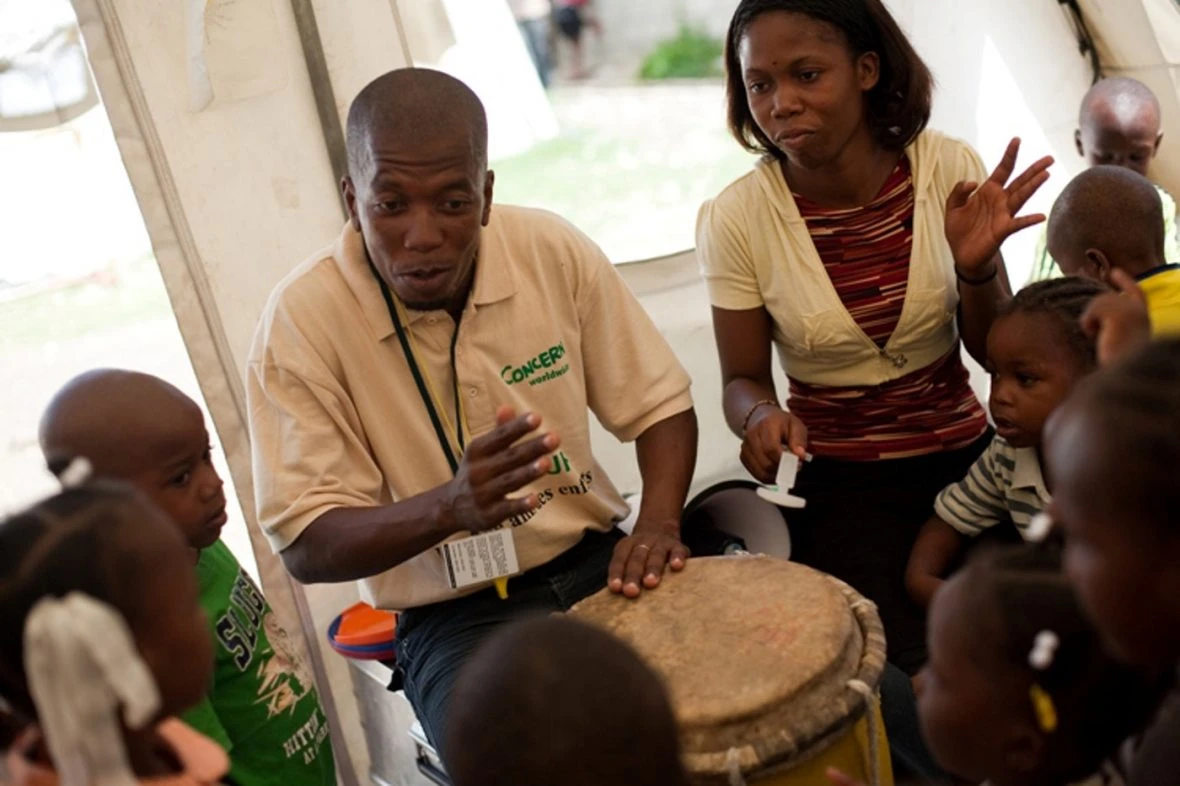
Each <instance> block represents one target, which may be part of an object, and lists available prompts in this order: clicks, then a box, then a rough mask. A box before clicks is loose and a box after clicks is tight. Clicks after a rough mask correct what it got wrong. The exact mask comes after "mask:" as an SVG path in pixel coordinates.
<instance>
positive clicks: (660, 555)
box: [607, 520, 689, 598]
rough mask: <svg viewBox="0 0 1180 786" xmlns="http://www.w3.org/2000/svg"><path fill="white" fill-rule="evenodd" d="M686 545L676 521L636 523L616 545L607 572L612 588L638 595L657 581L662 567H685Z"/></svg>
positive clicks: (630, 596) (686, 557)
mask: <svg viewBox="0 0 1180 786" xmlns="http://www.w3.org/2000/svg"><path fill="white" fill-rule="evenodd" d="M688 557H689V551H688V547H687V546H685V545H684V544H683V543H681V542H680V525H679V522H673V523H672V524H655V523H647V522H644V521H642V520H640V521H639V522H637V523H636V524H635V529H634V530H633V531H632V534H631V535H629V536H627V537H625V538H623V539H622V540H620V541H619V542H618V544H617V545H616V546H615V555H614V558H613V559H612V560H611V563H610V569H609V570H608V572H607V586H608V587H610V589H611V592H614V593H622V594H623V595H626V596H627V597H628V598H638V597H639V595H640V593H642V592H643V590H644V589H655V588H656V587H658V586H659V585H660V579H661V578H663V575H664V567H665V566H669V567H671V568H672V570H684V563H685V562H686V561H687V560H688Z"/></svg>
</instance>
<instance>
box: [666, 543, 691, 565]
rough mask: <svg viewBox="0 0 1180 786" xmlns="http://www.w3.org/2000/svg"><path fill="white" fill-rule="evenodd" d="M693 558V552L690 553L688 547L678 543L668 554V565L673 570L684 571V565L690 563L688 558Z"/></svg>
mask: <svg viewBox="0 0 1180 786" xmlns="http://www.w3.org/2000/svg"><path fill="white" fill-rule="evenodd" d="M691 556H692V552H691V551H689V548H688V546H685V545H684V544H683V543H681V542H680V541H677V542H676V545H675V546H673V547H672V549H671V551H669V552H668V565H669V566H670V567H671V568H672V570H684V564H685V563H686V562H688V558H689V557H691Z"/></svg>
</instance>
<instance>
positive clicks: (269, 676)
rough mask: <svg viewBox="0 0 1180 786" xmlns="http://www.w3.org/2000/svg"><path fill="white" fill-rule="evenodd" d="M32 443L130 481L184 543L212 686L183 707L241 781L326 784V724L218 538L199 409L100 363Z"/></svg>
mask: <svg viewBox="0 0 1180 786" xmlns="http://www.w3.org/2000/svg"><path fill="white" fill-rule="evenodd" d="M40 436H41V448H42V451H43V452H44V454H45V458H46V461H47V462H48V463H49V467H50V469H51V470H53V471H55V472H60V471H61V470H62V469H64V468H65V467H66V466H67V465H68V464H69V462H70V461H71V460H72V459H73V458H75V457H79V456H82V457H85V458H86V459H88V460H89V461H90V463H91V465H92V466H93V468H94V473H95V475H96V476H97V477H100V478H101V477H108V478H116V479H119V480H123V481H126V482H128V483H131V484H132V485H134V486H136V487H137V488H138V489H139V490H140V491H142V492H143V493H144V494H146V495H147V496H148V498H150V499H151V500H152V501H153V502H154V503H155V504H156V505H158V506H159V507H160V508H161V509H162V510H163V511H164V512H165V513H167V514H168V515H169V516H170V517H171V518H172V519H173V520H174V521H175V522H176V523H177V524H178V525H179V526H180V529H181V530H182V532H183V533H184V536H185V538H186V539H187V541H188V543H189V546H190V547H191V548H192V549H193V562H194V564H195V565H196V569H197V576H198V579H199V584H200V600H201V606H202V607H203V608H204V610H205V613H206V615H207V617H208V620H209V625H210V627H211V629H212V632H213V639H214V653H215V663H214V677H213V683H212V685H211V687H210V690H209V693H208V695H207V696H206V698H205V701H204V702H202V703H201V704H200V705H198V706H197V707H195V708H193V709H192V710H190V711H189V712H188V713H186V714H185V715H184V716H183V720H185V721H186V722H187V723H188V724H190V725H191V726H193V727H194V728H195V729H197V730H198V731H200V732H201V733H202V734H205V735H206V736H208V737H210V738H212V739H214V740H216V741H217V742H218V743H219V744H221V745H222V746H223V747H224V748H225V750H226V752H227V753H228V754H229V756H230V760H231V763H232V766H231V770H230V777H231V778H232V779H233V781H234V782H235V783H237V784H240V786H332V785H333V784H335V783H336V769H335V762H334V759H333V756H332V745H331V742H330V741H329V739H328V724H327V720H326V718H325V717H324V713H323V710H322V709H321V708H320V703H319V698H318V696H317V694H316V690H315V685H314V683H313V681H312V678H311V675H310V674H309V673H308V672H307V670H306V668H304V666H303V663H302V659H301V658H300V657H299V655H298V654H297V653H296V652H295V650H294V648H293V647H292V646H290V644H289V643H288V640H287V635H286V633H285V631H283V629H282V626H281V625H280V624H279V623H278V620H277V618H276V617H275V615H274V612H273V611H272V610H271V608H270V606H269V604H267V602H266V599H265V598H264V597H263V596H262V593H261V591H260V590H259V589H258V588H257V587H256V586H255V584H254V582H253V581H252V580H251V579H250V577H249V576H247V575H246V573H245V572H244V571H243V570H242V568H241V565H239V564H238V561H237V560H236V559H235V558H234V556H233V554H232V553H230V551H229V549H228V548H227V547H226V545H225V544H224V543H222V542H221V540H220V535H221V528H222V527H223V526H225V523H226V512H225V509H226V499H225V494H224V492H223V490H222V482H221V478H220V477H218V475H217V471H216V470H215V469H214V467H213V463H212V460H211V456H210V447H209V434H208V432H207V431H206V429H205V419H204V415H203V414H202V413H201V410H200V408H199V407H198V406H197V405H196V403H194V402H193V401H192V399H190V398H188V397H187V396H185V395H184V394H183V393H181V392H180V391H179V390H177V389H176V388H174V387H173V386H171V385H169V384H168V383H166V382H164V381H163V380H161V379H157V378H156V377H152V376H149V375H147V374H140V373H136V372H130V371H120V370H113V369H100V370H96V371H91V372H87V373H85V374H82V375H81V376H79V377H76V378H75V379H73V380H72V381H70V382H69V383H67V384H66V386H65V387H64V388H62V390H61V391H59V392H58V393H57V395H56V396H54V398H53V400H52V401H51V402H50V405H49V408H48V409H47V410H46V413H45V415H44V417H43V419H42V421H41V435H40Z"/></svg>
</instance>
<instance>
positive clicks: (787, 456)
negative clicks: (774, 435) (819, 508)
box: [758, 451, 807, 508]
mask: <svg viewBox="0 0 1180 786" xmlns="http://www.w3.org/2000/svg"><path fill="white" fill-rule="evenodd" d="M798 474H799V457H798V456H796V455H795V454H794V453H791V452H790V451H783V457H782V458H781V459H779V462H778V475H777V476H776V477H775V485H773V486H762V487H761V488H759V489H758V496H759V497H761V498H762V499H764V500H766V501H767V502H770V503H772V504H774V505H778V506H779V507H782V508H805V507H807V500H805V499H803V498H802V497H796V496H795V495H794V494H791V493H790V491H791V489H793V488H795V476H796V475H798Z"/></svg>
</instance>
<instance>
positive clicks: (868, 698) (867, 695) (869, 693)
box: [847, 680, 881, 786]
mask: <svg viewBox="0 0 1180 786" xmlns="http://www.w3.org/2000/svg"><path fill="white" fill-rule="evenodd" d="M847 685H848V687H849V688H852V689H853V690H854V691H856V692H857V693H859V694H860V695H861V696H864V700H865V711H866V714H867V715H868V719H869V723H868V732H869V778H870V782H871V784H872V786H881V760H880V758H879V756H880V754H881V750H880V748H881V741H880V738H879V736H878V735H879V733H880V731H881V730H880V728H878V727H879V725H880V722H881V721H880V714H879V710H880V706H881V699H880V698H879V697H878V696H877V692H876V691H875V690H873V689H872V688H871V687H870V686H869V684H868V683H866V682H864V681H863V680H849V681H848V683H847Z"/></svg>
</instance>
